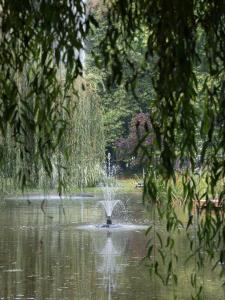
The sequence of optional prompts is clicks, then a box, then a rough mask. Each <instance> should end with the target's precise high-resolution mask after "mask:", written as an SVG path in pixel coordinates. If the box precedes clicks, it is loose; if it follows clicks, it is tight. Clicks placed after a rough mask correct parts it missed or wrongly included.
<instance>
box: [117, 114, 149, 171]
mask: <svg viewBox="0 0 225 300" xmlns="http://www.w3.org/2000/svg"><path fill="white" fill-rule="evenodd" d="M115 144H116V150H117V159H118V161H120V162H121V161H123V162H126V163H127V164H128V165H129V166H130V167H135V168H139V167H141V166H142V164H143V162H146V159H147V157H146V155H145V153H146V151H145V150H148V151H149V150H150V148H151V147H152V126H151V122H150V118H149V114H148V113H138V114H136V115H135V116H134V117H133V118H132V120H131V123H130V128H129V134H128V136H127V137H121V138H120V139H118V140H117V141H116V143H115Z"/></svg>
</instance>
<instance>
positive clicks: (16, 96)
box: [0, 0, 93, 187]
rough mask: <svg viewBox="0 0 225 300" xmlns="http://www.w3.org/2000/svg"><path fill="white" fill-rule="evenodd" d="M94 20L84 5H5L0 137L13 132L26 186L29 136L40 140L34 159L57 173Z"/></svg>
mask: <svg viewBox="0 0 225 300" xmlns="http://www.w3.org/2000/svg"><path fill="white" fill-rule="evenodd" d="M92 22H93V19H92V17H91V16H90V17H87V8H86V4H85V1H75V0H69V1H45V0H43V1H42V0H40V1H39V0H37V1H33V0H32V1H31V0H25V1H22V2H21V1H11V0H6V1H5V0H3V1H0V61H1V63H0V134H1V136H2V138H3V139H4V138H5V137H6V136H7V134H8V132H10V134H11V138H12V139H13V140H14V142H15V143H16V144H17V146H18V149H17V150H18V155H19V156H20V160H21V161H23V160H24V163H22V164H21V168H20V169H19V170H18V175H19V179H20V186H22V187H24V186H25V185H26V183H27V181H29V176H30V174H29V172H30V171H29V170H30V168H29V166H28V165H27V161H25V157H26V156H27V154H28V153H29V152H30V149H29V147H30V146H27V145H28V140H30V138H32V139H35V142H36V143H35V155H34V157H33V158H37V159H38V160H39V159H40V160H41V161H42V164H43V166H44V169H45V171H46V172H47V173H48V174H50V173H51V172H52V164H51V160H50V159H49V157H50V156H51V154H52V153H53V152H54V151H55V147H56V145H57V144H58V143H59V140H60V137H61V136H62V131H63V130H64V129H65V127H66V124H65V118H62V115H65V114H66V111H67V109H66V108H67V101H68V95H69V93H70V90H71V87H72V85H73V82H74V79H75V78H77V76H78V75H82V61H81V60H82V57H81V51H82V49H83V48H84V40H85V38H86V36H87V34H88V32H89V29H90V25H91V23H92ZM61 65H63V67H64V70H65V72H64V81H63V82H60V81H59V79H58V72H59V68H60V66H61ZM21 78H22V81H23V84H22V83H21ZM24 86H26V88H24ZM58 99H60V101H59V100H58ZM63 110H64V113H62V111H63ZM30 142H31V141H30ZM31 144H32V143H31ZM26 166H27V167H26ZM24 167H25V168H24Z"/></svg>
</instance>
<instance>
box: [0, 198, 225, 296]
mask: <svg viewBox="0 0 225 300" xmlns="http://www.w3.org/2000/svg"><path fill="white" fill-rule="evenodd" d="M140 198H141V197H138V196H129V195H126V196H125V197H124V199H125V200H129V201H128V202H127V204H126V207H127V214H126V218H125V216H124V213H123V212H120V216H119V219H120V221H121V220H122V221H124V220H125V219H126V222H129V223H133V224H147V223H148V224H151V223H152V220H151V214H149V213H148V212H145V211H144V210H143V207H142V203H141V199H140ZM124 199H123V200H124ZM98 200H99V199H96V198H88V199H70V200H68V201H67V200H63V203H62V202H60V201H54V200H53V199H51V200H49V201H48V203H47V206H46V205H42V206H41V201H38V200H35V201H31V204H29V205H28V203H27V202H26V201H14V200H12V199H11V200H8V201H6V202H4V203H2V205H1V210H0V299H63V300H66V299H68V300H74V299H75V300H97V299H98V300H101V299H102V300H109V299H120V300H125V299H126V300H127V299H131V300H134V299H141V300H147V299H158V300H172V299H173V298H174V295H177V299H178V300H182V299H184V300H186V299H191V296H190V295H191V293H192V292H193V291H192V290H191V287H190V284H189V276H190V272H191V271H192V270H193V268H194V262H190V263H189V264H188V265H185V266H184V265H182V264H181V265H179V266H178V271H177V272H178V280H179V285H178V287H177V288H176V287H174V286H173V285H169V286H168V287H164V286H162V284H161V282H160V280H159V279H158V278H157V277H155V276H154V277H150V276H149V272H148V267H147V266H146V262H143V261H142V258H143V257H144V255H145V254H146V238H145V235H144V231H143V230H140V229H138V227H137V228H134V230H129V231H126V230H117V231H112V232H111V233H110V232H107V231H106V230H104V231H99V230H96V231H94V230H92V231H88V230H80V229H78V228H77V227H78V225H80V224H85V223H89V224H90V223H92V224H98V223H101V222H103V220H104V214H103V212H102V210H101V207H99V206H98V205H97V201H98ZM41 207H42V209H43V210H44V212H45V213H43V211H42V209H41ZM114 221H115V218H114ZM156 226H157V229H158V230H159V231H161V232H162V233H163V230H164V229H163V225H162V224H161V223H158V224H157V225H156ZM177 250H178V251H179V255H181V256H187V254H188V253H187V252H188V248H187V245H186V242H185V239H184V233H182V232H181V233H180V235H179V236H178V237H177ZM219 271H220V270H217V271H216V272H214V273H212V272H211V269H210V267H208V268H205V269H204V271H203V273H202V276H201V277H199V281H200V280H203V281H204V287H205V291H204V299H205V300H223V299H225V290H224V289H223V288H222V287H221V282H220V280H219V279H218V272H219Z"/></svg>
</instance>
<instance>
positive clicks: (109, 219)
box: [106, 216, 112, 225]
mask: <svg viewBox="0 0 225 300" xmlns="http://www.w3.org/2000/svg"><path fill="white" fill-rule="evenodd" d="M106 224H107V225H111V224H112V220H111V217H110V216H107V219H106Z"/></svg>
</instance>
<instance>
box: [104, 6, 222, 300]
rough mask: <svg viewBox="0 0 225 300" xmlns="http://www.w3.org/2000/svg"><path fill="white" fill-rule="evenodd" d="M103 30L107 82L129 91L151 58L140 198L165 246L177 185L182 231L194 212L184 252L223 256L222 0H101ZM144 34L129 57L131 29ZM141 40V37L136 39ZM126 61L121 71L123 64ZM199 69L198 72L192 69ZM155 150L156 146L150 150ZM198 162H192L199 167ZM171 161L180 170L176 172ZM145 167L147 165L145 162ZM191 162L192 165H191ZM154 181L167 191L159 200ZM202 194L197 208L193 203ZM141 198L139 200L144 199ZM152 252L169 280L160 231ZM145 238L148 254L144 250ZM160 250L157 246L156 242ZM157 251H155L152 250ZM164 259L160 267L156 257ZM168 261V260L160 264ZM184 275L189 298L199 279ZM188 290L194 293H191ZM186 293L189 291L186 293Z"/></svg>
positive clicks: (201, 257)
mask: <svg viewBox="0 0 225 300" xmlns="http://www.w3.org/2000/svg"><path fill="white" fill-rule="evenodd" d="M104 3H105V5H106V6H107V9H108V10H106V12H105V19H106V22H107V25H106V34H105V36H104V38H103V39H102V41H101V43H100V49H101V57H103V59H104V63H105V65H106V66H108V68H109V69H110V71H111V77H110V82H111V83H114V82H116V83H121V82H122V81H123V80H125V81H126V83H127V86H129V87H131V89H133V91H134V94H135V80H136V78H138V76H140V75H141V73H143V74H144V71H146V69H147V68H148V67H149V65H151V67H153V69H154V71H155V76H154V78H152V77H151V75H150V73H149V84H152V85H153V87H154V90H155V95H156V96H155V99H154V101H153V100H151V99H150V118H151V123H152V127H153V129H154V135H155V136H154V140H155V142H154V151H150V152H149V151H148V150H147V149H144V146H143V144H142V141H140V143H139V147H141V148H142V150H143V151H145V153H146V156H147V158H148V161H149V165H150V166H151V167H149V168H148V169H149V171H148V174H147V176H146V178H145V187H144V199H145V200H146V199H148V200H149V199H150V201H151V202H152V203H154V205H155V209H156V210H157V211H158V214H159V216H161V217H163V216H165V217H166V224H167V233H168V237H167V243H165V244H166V246H165V247H166V248H167V249H171V250H173V249H174V239H173V234H174V231H175V230H177V228H178V227H179V226H183V227H184V224H183V223H182V222H181V221H180V220H179V218H178V216H177V214H176V209H175V208H174V201H175V200H176V199H175V195H174V188H176V184H178V183H179V182H181V183H182V186H183V188H182V189H183V195H182V197H181V198H180V202H181V203H182V205H183V207H184V208H185V209H186V210H187V211H188V216H189V217H188V225H187V236H188V237H190V236H191V234H189V231H190V230H192V229H191V228H193V226H192V224H194V222H193V215H192V214H193V209H196V206H197V211H198V215H199V217H198V218H197V221H196V222H197V223H195V225H194V228H195V229H196V232H197V233H196V239H197V241H196V242H194V241H193V240H192V239H191V238H190V250H191V253H192V254H193V253H195V255H196V257H197V261H198V263H197V266H203V265H204V262H205V256H206V255H208V256H209V257H210V259H211V260H212V261H214V263H215V261H216V265H217V264H218V263H221V264H223V263H224V261H225V223H224V210H225V197H224V195H225V186H224V175H225V119H224V116H225V115H224V111H225V105H224V104H225V100H224V99H225V93H224V92H225V89H224V87H225V52H224V49H225V5H224V2H223V1H214V0H210V1H203V0H197V1H190V0H184V1H178V0H172V1H167V0H148V1H147V0H146V1H145V0H143V1H135V0H115V1H107V0H106V1H104ZM140 34H144V35H146V40H147V42H146V48H145V55H144V58H145V63H143V64H142V65H141V66H138V67H137V65H136V63H135V61H134V60H132V58H131V57H130V56H129V50H130V49H132V45H133V41H134V39H135V37H136V36H137V35H140ZM142 46H143V45H142ZM128 67H129V69H130V74H132V76H129V77H128V76H127V73H126V72H124V70H127V68H128ZM199 70H201V76H200V75H199ZM145 74H146V73H145ZM156 153H158V154H157V155H156ZM153 164H154V167H152V165H153ZM199 165H200V166H201V167H200V170H199ZM177 166H179V170H180V171H181V172H180V174H179V176H178V173H177ZM146 167H148V166H146ZM196 168H197V170H198V172H196ZM158 181H160V182H163V186H164V189H165V191H167V198H166V205H165V204H163V203H162V199H161V193H160V189H159V185H158ZM201 200H204V209H200V206H201V205H202V202H201ZM146 201H147V200H146ZM157 236H158V238H157V243H159V244H160V246H159V247H158V256H157V255H156V256H155V260H154V261H153V262H152V267H153V269H154V270H155V273H156V274H157V275H158V276H159V277H160V278H161V279H162V281H163V282H164V283H168V282H170V281H171V280H172V282H173V283H174V284H176V283H177V281H178V278H177V277H176V275H175V274H174V268H173V265H174V263H175V261H176V256H173V257H171V256H170V257H171V259H170V260H169V261H168V262H165V258H166V256H163V255H164V254H163V253H164V252H162V251H163V250H162V248H163V247H162V245H163V244H164V243H163V242H162V241H161V238H160V235H157ZM154 247H155V246H154V245H152V244H150V246H149V253H148V256H149V257H152V251H153V249H154ZM164 250H165V248H164ZM160 257H161V258H160ZM160 260H161V262H163V263H165V265H167V273H166V276H163V275H162V274H161V273H160V268H159V267H158V266H159V261H160ZM167 263H168V264H167ZM191 282H192V285H193V287H194V288H195V291H196V293H195V299H202V297H203V294H202V286H201V284H198V283H197V277H196V274H195V272H194V273H193V275H192V278H191ZM193 297H194V296H193ZM193 299H194V298H193Z"/></svg>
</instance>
